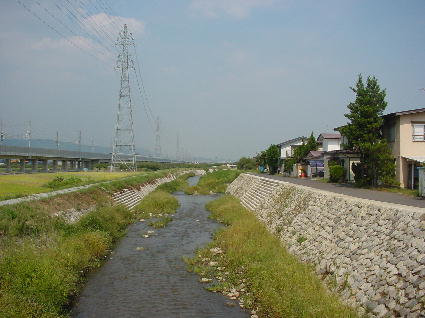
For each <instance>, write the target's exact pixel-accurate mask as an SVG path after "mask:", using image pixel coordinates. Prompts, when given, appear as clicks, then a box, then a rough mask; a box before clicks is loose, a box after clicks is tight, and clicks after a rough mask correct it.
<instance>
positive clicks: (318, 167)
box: [305, 150, 325, 178]
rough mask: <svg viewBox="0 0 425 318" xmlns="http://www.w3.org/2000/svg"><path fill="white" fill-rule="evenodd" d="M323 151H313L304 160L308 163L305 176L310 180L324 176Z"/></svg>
mask: <svg viewBox="0 0 425 318" xmlns="http://www.w3.org/2000/svg"><path fill="white" fill-rule="evenodd" d="M324 154H325V152H324V151H319V150H316V151H315V150H313V151H310V152H309V153H308V155H307V157H306V158H305V160H306V161H307V162H308V166H307V176H308V177H311V178H317V177H323V176H324V167H325V166H324Z"/></svg>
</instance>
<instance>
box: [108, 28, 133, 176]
mask: <svg viewBox="0 0 425 318" xmlns="http://www.w3.org/2000/svg"><path fill="white" fill-rule="evenodd" d="M116 45H117V47H118V48H119V50H120V53H119V54H118V60H117V69H118V70H119V71H121V85H120V91H119V100H118V110H117V119H116V123H115V131H114V143H113V146H112V156H111V171H113V169H114V168H117V167H123V166H124V167H125V169H126V170H130V171H136V146H135V143H134V129H133V126H134V125H133V109H132V101H131V94H130V72H129V71H130V69H133V70H134V62H133V59H132V57H131V56H130V54H129V52H128V48H129V46H130V47H134V39H133V36H132V34H131V33H130V32H128V29H127V24H124V27H123V29H122V31H121V32H120V34H119V36H118V40H117V43H116Z"/></svg>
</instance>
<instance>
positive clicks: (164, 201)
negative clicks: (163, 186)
mask: <svg viewBox="0 0 425 318" xmlns="http://www.w3.org/2000/svg"><path fill="white" fill-rule="evenodd" d="M178 207H179V202H178V200H177V199H176V198H175V197H174V196H172V195H171V194H169V193H168V192H165V191H163V190H155V191H153V192H151V193H150V194H149V195H147V196H146V197H145V198H144V199H143V200H142V202H140V203H139V204H138V205H137V206H136V207H135V209H134V210H135V211H136V213H137V214H138V215H139V216H140V217H142V218H152V217H162V214H173V213H175V212H176V210H177V208H178Z"/></svg>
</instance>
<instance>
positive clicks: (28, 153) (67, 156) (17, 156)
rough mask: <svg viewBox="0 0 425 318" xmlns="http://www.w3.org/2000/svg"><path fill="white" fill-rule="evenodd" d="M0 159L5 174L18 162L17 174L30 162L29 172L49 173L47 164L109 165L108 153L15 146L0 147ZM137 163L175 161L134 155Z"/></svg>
mask: <svg viewBox="0 0 425 318" xmlns="http://www.w3.org/2000/svg"><path fill="white" fill-rule="evenodd" d="M0 159H4V160H5V164H6V172H7V173H10V172H12V162H13V161H14V160H18V161H19V172H22V173H24V172H26V169H25V164H26V163H27V162H30V164H31V169H30V171H31V172H37V171H39V170H40V169H39V165H40V164H41V171H43V172H48V171H49V163H51V164H52V167H53V168H52V171H59V170H61V171H79V170H83V169H88V170H93V168H94V165H95V164H97V163H110V162H111V154H110V153H97V152H85V151H84V152H83V151H70V150H60V149H45V148H29V147H17V146H5V145H0ZM136 161H137V162H147V161H151V162H162V163H166V162H168V163H171V162H177V161H175V160H170V159H163V158H152V157H147V156H141V155H136Z"/></svg>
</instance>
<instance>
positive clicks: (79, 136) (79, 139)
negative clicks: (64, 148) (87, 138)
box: [77, 130, 82, 160]
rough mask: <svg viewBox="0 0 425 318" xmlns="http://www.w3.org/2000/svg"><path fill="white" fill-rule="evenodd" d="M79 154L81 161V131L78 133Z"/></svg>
mask: <svg viewBox="0 0 425 318" xmlns="http://www.w3.org/2000/svg"><path fill="white" fill-rule="evenodd" d="M77 143H78V152H79V153H80V160H81V158H82V153H81V130H80V131H79V132H78V141H77Z"/></svg>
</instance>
